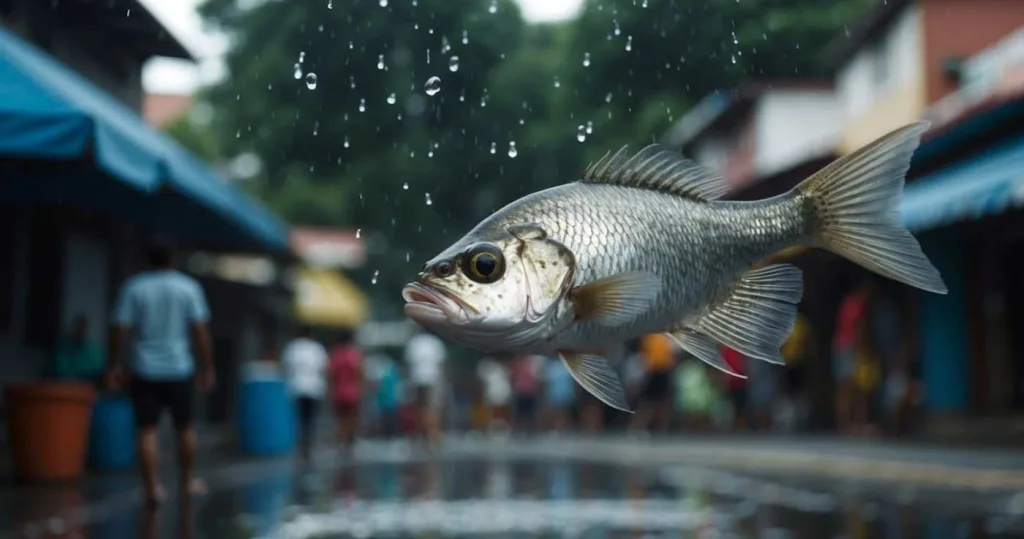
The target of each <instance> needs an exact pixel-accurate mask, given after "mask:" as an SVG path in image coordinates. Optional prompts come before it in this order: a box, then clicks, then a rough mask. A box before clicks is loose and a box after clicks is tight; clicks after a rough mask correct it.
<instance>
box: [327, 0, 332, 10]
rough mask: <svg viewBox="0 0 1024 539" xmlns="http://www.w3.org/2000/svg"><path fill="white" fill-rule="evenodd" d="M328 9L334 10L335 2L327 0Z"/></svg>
mask: <svg viewBox="0 0 1024 539" xmlns="http://www.w3.org/2000/svg"><path fill="white" fill-rule="evenodd" d="M327 9H334V0H327Z"/></svg>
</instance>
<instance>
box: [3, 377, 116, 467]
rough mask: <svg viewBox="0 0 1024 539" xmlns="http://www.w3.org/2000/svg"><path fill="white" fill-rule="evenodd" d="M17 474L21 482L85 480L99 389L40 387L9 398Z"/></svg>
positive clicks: (14, 389)
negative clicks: (87, 453) (82, 476)
mask: <svg viewBox="0 0 1024 539" xmlns="http://www.w3.org/2000/svg"><path fill="white" fill-rule="evenodd" d="M4 396H5V398H6V399H5V400H6V407H7V434H8V439H9V440H10V445H11V459H12V461H13V462H12V464H13V468H14V473H15V475H16V476H17V477H18V479H21V480H23V481H29V482H43V481H46V482H50V481H73V480H75V479H78V478H79V477H81V475H82V470H83V468H84V467H85V457H86V452H87V447H88V442H89V421H90V419H91V418H92V405H93V403H94V402H95V401H96V389H95V388H93V386H92V385H90V384H87V383H83V382H64V381H42V382H34V383H28V384H20V385H15V386H10V387H8V388H7V390H6V392H5V395H4Z"/></svg>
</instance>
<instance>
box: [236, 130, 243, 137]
mask: <svg viewBox="0 0 1024 539" xmlns="http://www.w3.org/2000/svg"><path fill="white" fill-rule="evenodd" d="M235 138H242V130H241V129H239V130H237V131H235Z"/></svg>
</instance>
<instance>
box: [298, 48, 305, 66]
mask: <svg viewBox="0 0 1024 539" xmlns="http://www.w3.org/2000/svg"><path fill="white" fill-rule="evenodd" d="M305 61H306V51H299V63H300V64H301V63H302V62H305Z"/></svg>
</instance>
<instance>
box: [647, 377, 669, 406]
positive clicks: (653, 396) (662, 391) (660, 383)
mask: <svg viewBox="0 0 1024 539" xmlns="http://www.w3.org/2000/svg"><path fill="white" fill-rule="evenodd" d="M671 397H672V377H671V375H670V374H669V373H668V372H667V371H657V372H652V373H651V374H649V375H647V382H646V383H645V384H644V391H643V398H644V400H646V401H655V402H663V401H666V400H668V399H669V398H671Z"/></svg>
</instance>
